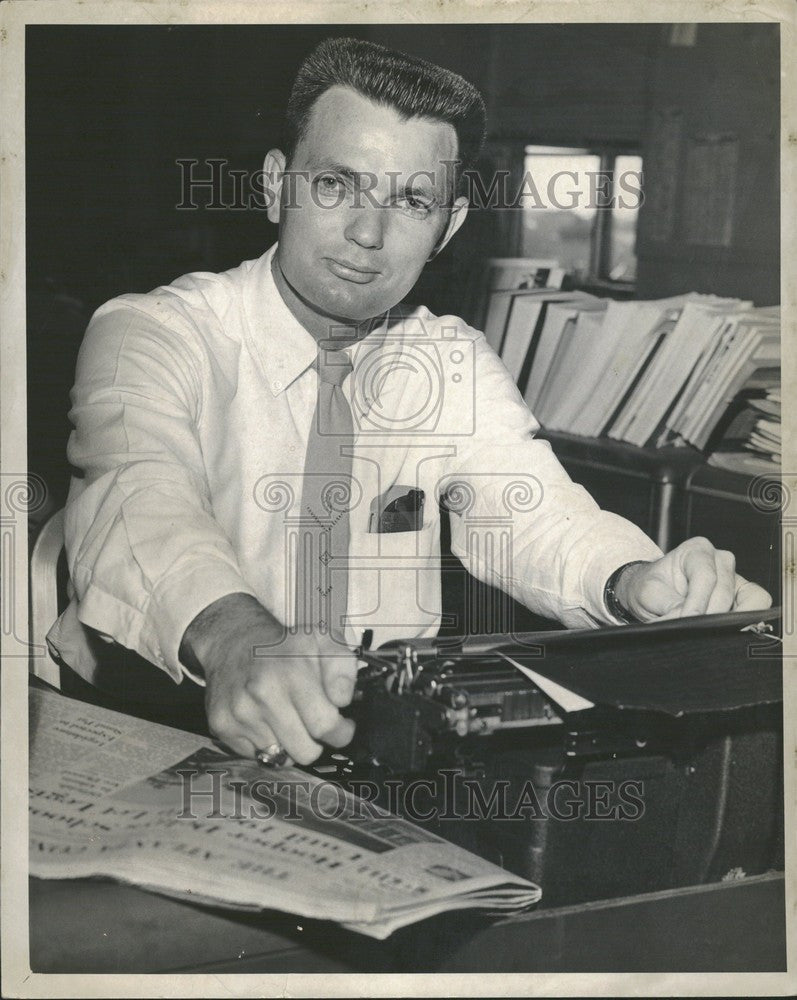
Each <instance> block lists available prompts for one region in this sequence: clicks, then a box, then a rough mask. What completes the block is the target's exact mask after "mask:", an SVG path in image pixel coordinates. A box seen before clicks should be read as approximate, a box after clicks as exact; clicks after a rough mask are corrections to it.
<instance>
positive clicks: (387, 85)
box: [283, 38, 486, 186]
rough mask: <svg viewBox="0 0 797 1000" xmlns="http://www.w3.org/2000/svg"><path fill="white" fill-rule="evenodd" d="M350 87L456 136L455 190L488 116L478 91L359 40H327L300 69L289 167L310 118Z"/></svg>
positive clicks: (288, 119)
mask: <svg viewBox="0 0 797 1000" xmlns="http://www.w3.org/2000/svg"><path fill="white" fill-rule="evenodd" d="M338 85H340V86H345V87H351V88H352V89H354V90H356V91H357V92H358V93H360V94H362V95H363V96H364V97H368V98H370V100H372V101H374V102H376V103H377V104H383V105H386V106H388V107H391V108H394V109H395V110H396V111H398V112H399V114H400V115H402V116H403V117H404V118H428V119H432V120H434V121H440V122H446V123H448V124H449V125H451V126H452V127H453V128H454V130H455V131H456V134H457V147H458V151H457V156H458V163H457V171H456V175H457V178H458V182H457V186H459V185H460V184H461V183H462V173H463V171H464V170H466V169H468V168H470V167H472V166H473V165H474V163H475V162H476V160H477V159H478V156H479V153H480V152H481V148H482V144H483V142H484V133H485V127H486V112H485V107H484V100H483V99H482V96H481V94H480V93H479V91H478V90H477V89H476V88H475V87H474V86H473V84H471V83H468V81H467V80H465V79H464V78H463V77H461V76H458V75H457V74H456V73H452V72H451V71H450V70H447V69H443V68H442V67H440V66H435V65H434V63H430V62H427V61H426V60H425V59H418V58H417V57H416V56H411V55H407V54H406V53H404V52H395V51H393V50H392V49H388V48H385V46H383V45H376V44H375V43H374V42H366V41H362V40H360V39H356V38H327V39H325V40H324V41H323V42H321V43H320V44H319V45H317V46H316V48H315V49H313V51H312V52H311V53H310V55H309V56H307V58H306V59H305V60H304V62H303V63H302V65H301V66H300V67H299V72H298V73H297V74H296V80H295V81H294V84H293V89H292V90H291V96H290V98H289V99H288V107H287V110H286V114H285V137H284V147H285V148H284V150H283V152H284V153H285V155H286V158H287V161H288V163H289V164H290V162H291V159H292V157H293V155H294V153H295V152H296V147H297V145H298V143H299V140H300V139H301V138H302V136H303V135H304V133H305V131H306V129H307V122H308V120H309V118H310V112H311V111H312V109H313V105H314V104H315V102H316V101H317V100H318V98H319V97H320V96H321V95H322V94H323V93H324V92H325V91H327V90H329V88H330V87H334V86H338Z"/></svg>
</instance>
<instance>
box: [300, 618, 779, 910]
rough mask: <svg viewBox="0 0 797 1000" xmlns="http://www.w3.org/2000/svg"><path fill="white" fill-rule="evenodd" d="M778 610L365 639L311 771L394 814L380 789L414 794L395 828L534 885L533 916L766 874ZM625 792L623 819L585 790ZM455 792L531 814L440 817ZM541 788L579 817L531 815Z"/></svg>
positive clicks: (773, 835) (775, 790)
mask: <svg viewBox="0 0 797 1000" xmlns="http://www.w3.org/2000/svg"><path fill="white" fill-rule="evenodd" d="M779 614H780V613H779V610H778V609H771V610H769V611H766V612H760V611H759V612H751V613H747V614H742V613H733V614H725V615H712V616H702V617H700V618H692V619H681V620H675V621H668V622H661V623H655V624H651V625H641V626H633V625H631V626H622V627H610V628H602V629H595V630H573V631H554V632H538V633H524V634H520V635H513V636H509V635H490V636H483V635H474V636H468V637H463V638H460V639H452V638H450V637H446V638H434V639H408V640H405V641H396V642H391V643H387V644H385V645H382V646H380V647H379V648H377V649H370V648H369V646H368V642H367V635H366V636H365V637H364V642H363V646H362V647H361V648H360V649H359V650H358V653H357V655H358V658H359V662H360V671H359V677H358V684H357V688H356V693H355V698H354V701H353V703H352V705H351V708H350V712H351V715H352V717H353V718H354V719H355V721H356V732H355V737H354V740H353V742H352V743H351V744H350V745H349V747H347V748H346V749H345V751H343V752H339V753H335V754H332V755H330V756H331V758H332V760H327V761H326V762H320V764H321V766H320V767H319V769H318V772H319V773H320V774H323V775H324V776H325V777H327V778H328V779H329V780H332V781H336V782H339V783H341V784H343V785H344V786H348V787H350V788H351V790H353V791H355V792H356V793H357V794H361V787H362V786H361V785H360V786H358V784H357V782H358V781H362V779H365V780H366V781H370V782H372V783H373V785H374V786H378V787H379V788H380V789H381V790H382V791H381V792H380V796H381V797H380V798H379V799H376V800H375V801H377V802H378V803H380V804H383V805H385V807H386V808H389V809H390V810H391V811H398V812H402V803H405V802H406V801H407V799H406V798H402V797H401V795H400V794H399V792H396V795H395V796H394V797H393V799H391V798H390V795H391V794H392V793H393V791H395V789H396V788H397V786H401V788H403V789H405V790H411V789H412V787H413V783H414V784H415V785H423V784H424V783H425V784H426V785H427V786H428V789H429V791H428V793H427V792H423V794H422V795H421V796H420V797H419V798H417V800H416V803H415V804H416V805H418V803H419V802H420V803H421V804H422V806H423V808H424V811H426V812H428V813H429V815H431V814H432V813H434V817H433V818H431V819H429V820H428V821H427V820H423V821H421V820H419V818H418V815H417V812H416V813H415V814H413V813H411V812H407V813H406V816H407V818H409V819H412V820H413V821H414V822H421V823H422V825H425V826H428V828H429V829H430V831H431V832H433V833H436V834H437V835H439V836H443V837H446V838H448V839H451V840H454V841H455V842H457V843H460V844H462V846H464V847H467V848H468V849H470V850H473V851H476V852H477V853H479V854H482V855H483V856H484V857H487V858H488V859H490V860H492V861H494V862H495V863H497V864H500V865H502V866H503V867H506V868H508V869H510V870H512V871H515V872H517V873H518V874H521V875H523V876H525V877H526V878H529V879H531V880H532V881H534V882H536V883H537V884H538V885H540V886H541V887H542V889H543V905H545V906H554V905H566V904H570V903H577V902H583V901H586V900H589V899H600V898H607V897H610V896H616V895H627V894H628V895H630V894H633V893H637V892H645V891H647V892H649V891H654V890H658V889H668V888H673V887H675V886H678V885H689V884H698V883H702V882H708V881H718V880H720V879H723V878H726V877H731V876H732V875H733V873H737V875H738V873H740V872H741V873H744V874H754V873H756V872H762V871H766V870H769V869H771V868H778V867H781V866H782V864H783V819H782V816H783V786H782V759H783V757H782V755H783V743H782V706H781V704H780V703H781V701H782V664H781V647H780V642H779V640H778V639H777V628H778V618H779ZM574 706H575V709H574ZM453 773H456V774H457V775H458V776H459V778H461V779H463V780H462V781H461V782H460V783H459V784H458V785H457V784H456V782H453V783H452V782H450V781H449V779H450V776H451V774H453ZM629 782H631V783H632V785H633V786H634V788H636V789H637V790H638V794H639V799H640V801H642V803H643V808H642V809H641V811H640V812H639V815H638V816H636V818H635V821H634V822H595V821H594V820H595V819H596V818H601V817H599V816H591V815H590V802H589V799H590V796H592V795H593V792H596V790H597V792H596V794H598V793H600V794H601V795H602V794H603V791H602V790H603V789H608V791H607V792H606V796H607V798H606V808H610V809H615V810H616V809H617V807H618V806H619V805H621V802H620V799H619V798H618V796H621V795H622V788H623V787H628V783H629ZM468 783H470V785H471V786H472V785H473V784H477V785H478V786H479V790H480V793H481V801H482V802H484V803H487V802H489V801H491V799H490V797H491V796H492V795H493V794H494V792H495V790H496V788H499V786H500V787H501V789H502V794H503V793H505V798H506V800H507V801H509V802H510V804H511V803H517V802H519V801H522V800H524V799H523V797H524V796H526V797H528V795H529V793H530V789H531V791H532V792H533V795H534V796H535V797H536V798H537V799H538V800H539V802H540V803H541V805H542V809H541V811H540V813H539V814H536V815H528V816H526V817H525V818H511V817H510V818H509V819H506V818H505V817H504V818H502V817H501V816H497V815H495V814H494V813H492V812H491V811H490V809H489V808H488V809H487V810H485V811H484V815H482V816H480V818H479V821H478V822H462V821H460V822H452V821H451V819H450V818H449V819H447V817H451V816H453V815H455V814H456V815H458V816H463V815H464V816H469V815H470V813H469V810H470V806H471V805H472V796H471V792H472V791H473V789H472V788H471V789H470V790H469V789H468V788H467V787H466V786H467V785H468ZM391 785H392V788H391V787H389V786H391ZM557 786H559V788H560V790H561V788H565V792H566V797H567V796H571V800H570V801H571V805H574V807H576V806H577V807H578V808H577V812H578V815H577V816H576V817H575V818H574V819H573V821H571V822H562V821H560V818H558V817H557V816H554V815H552V813H551V811H550V809H549V808H548V805H549V803H550V802H551V798H550V796H551V795H552V794H556V788H557ZM463 788H464V789H465V791H466V792H467V795H466V801H465V802H464V808H463V803H462V801H459V800H457V796H458V795H460V793H462V790H463ZM452 795H453V796H454V801H453V804H452V798H451V796H452ZM576 800H577V801H576ZM594 804H595V803H594V802H593V803H592V805H594ZM601 808H603V804H601ZM510 809H511V805H510ZM602 818H604V819H605V818H606V817H605V816H603V817H602ZM737 875H733V877H737Z"/></svg>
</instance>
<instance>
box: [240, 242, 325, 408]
mask: <svg viewBox="0 0 797 1000" xmlns="http://www.w3.org/2000/svg"><path fill="white" fill-rule="evenodd" d="M276 249H277V244H276V243H275V244H274V245H273V246H272V247H271V248H270V249H269V250H267V251H266V253H264V254H263V256H262V257H260V258H259V259H258V260H257V261H255V264H254V267H253V269H252V271H251V273H250V281H249V282H248V283H247V290H246V294H245V308H246V314H247V321H248V324H249V330H250V333H251V335H252V347H253V348H254V350H255V353H256V355H257V357H258V358H259V359H260V363H261V365H262V367H263V371H264V372H265V375H266V378H267V379H268V383H269V387H270V389H271V391H272V393H273V394H274V395H275V396H278V395H279V394H280V393H281V392H284V391H285V389H287V388H288V386H289V385H290V384H291V383H292V382H294V381H295V380H296V379H297V378H298V377H299V376H300V375H301V374H302V373H303V372H305V371H306V370H307V369H308V368H309V367H310V365H311V364H312V363H313V362H314V361H315V357H316V354H317V353H318V346H317V344H316V342H315V339H314V338H313V337H312V335H311V334H309V333H308V332H307V330H305V328H304V327H303V326H302V324H301V323H300V322H299V321H298V320H297V319H296V317H295V316H294V315H293V313H292V312H291V311H290V309H289V308H288V307H287V305H286V304H285V300H284V299H283V298H282V296H281V295H280V293H279V289H278V288H277V285H276V283H275V281H274V276H273V275H272V273H271V261H272V259H273V257H274V253H275V252H276Z"/></svg>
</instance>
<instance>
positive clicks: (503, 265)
mask: <svg viewBox="0 0 797 1000" xmlns="http://www.w3.org/2000/svg"><path fill="white" fill-rule="evenodd" d="M565 273H566V272H565V271H564V270H563V269H562V268H560V267H559V266H558V264H557V262H556V261H555V260H551V259H545V260H544V259H541V258H532V257H491V258H489V259H488V260H487V261H486V262H485V263H484V265H483V266H482V267H480V269H479V278H478V279H477V281H476V282H475V286H476V287H475V296H474V304H473V308H472V310H471V313H472V316H473V325H474V326H476V327H478V328H480V329H484V326H485V322H486V316H487V311H488V306H489V302H490V297H491V295H492V293H493V292H499V291H511V290H512V289H518V288H561V286H562V283H563V281H564V278H565Z"/></svg>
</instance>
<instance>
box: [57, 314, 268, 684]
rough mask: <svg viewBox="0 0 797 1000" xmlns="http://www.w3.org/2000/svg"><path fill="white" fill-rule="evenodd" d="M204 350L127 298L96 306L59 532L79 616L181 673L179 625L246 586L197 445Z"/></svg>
mask: <svg viewBox="0 0 797 1000" xmlns="http://www.w3.org/2000/svg"><path fill="white" fill-rule="evenodd" d="M200 350H201V348H200V347H199V346H198V344H197V343H192V342H191V338H190V336H187V335H186V334H185V332H184V331H175V330H171V329H168V328H167V327H165V326H164V325H163V324H161V323H160V322H159V321H158V320H157V319H155V318H154V317H152V316H150V315H148V314H147V313H145V312H142V311H139V310H137V309H136V308H135V307H132V306H129V305H121V306H114V305H113V303H110V304H108V305H107V306H105V307H103V308H102V309H101V310H99V311H98V313H96V314H95V316H94V318H93V319H92V322H91V324H90V325H89V328H88V330H87V332H86V336H85V338H84V342H83V345H82V347H81V350H80V355H79V357H78V363H77V371H76V380H75V386H74V389H73V390H72V404H73V405H72V410H71V412H70V419H71V420H72V422H73V425H74V431H73V433H72V435H71V438H70V441H69V446H68V457H69V461H70V463H71V464H72V466H73V467H74V469H75V475H74V478H73V482H72V488H71V490H70V495H69V499H68V502H67V508H66V518H65V541H66V551H67V558H68V562H69V569H70V575H71V578H72V582H73V585H74V589H75V593H76V600H77V616H78V619H79V620H80V622H82V623H83V624H84V625H87V626H89V627H91V628H93V629H95V630H97V631H98V632H100V633H101V634H103V635H104V636H106V637H110V638H111V639H113V640H114V641H116V642H118V643H120V644H121V645H123V646H125V647H127V648H128V649H132V650H134V651H135V652H137V653H139V654H140V655H142V656H144V657H145V658H146V659H148V660H150V661H151V662H152V663H155V664H156V665H158V666H160V667H161V668H163V669H164V670H166V671H167V672H168V673H169V674H171V675H172V677H173V678H174V679H175V680H176V681H180V680H181V679H182V677H183V667H182V665H181V664H180V661H179V656H178V653H179V647H180V642H181V640H182V637H183V634H184V632H185V630H186V628H187V627H188V625H189V624H190V623H191V621H192V620H193V619H194V618H195V617H196V615H197V614H199V612H201V611H202V610H203V609H204V608H206V607H207V606H208V605H210V604H212V603H213V602H214V601H215V600H217V599H218V598H220V597H224V596H226V595H227V594H231V593H235V592H243V593H249V594H253V591H252V589H251V588H250V587H249V585H248V584H247V583H246V581H245V580H244V578H243V577H242V575H241V571H240V568H239V566H238V563H237V560H236V556H235V553H234V550H233V548H232V546H231V544H230V541H229V540H228V538H227V537H226V535H225V534H224V532H223V530H222V529H221V527H220V526H219V524H218V522H217V521H216V520H215V519H214V516H213V512H212V506H211V496H210V489H209V486H208V479H207V476H206V474H205V464H204V460H203V452H202V443H201V442H200V439H199V434H198V430H197V427H198V420H199V413H200V410H201V407H202V390H203V386H202V379H201V371H202V363H201V362H202V359H201V357H200Z"/></svg>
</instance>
